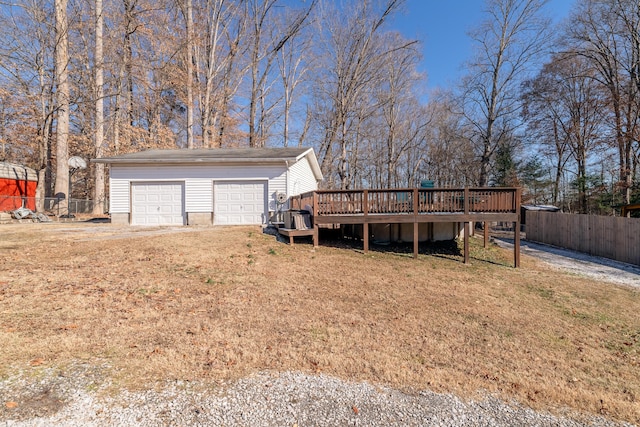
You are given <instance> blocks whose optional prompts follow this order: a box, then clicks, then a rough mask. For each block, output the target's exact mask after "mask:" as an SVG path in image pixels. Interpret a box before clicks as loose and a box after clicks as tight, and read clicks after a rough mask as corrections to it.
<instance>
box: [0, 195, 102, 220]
mask: <svg viewBox="0 0 640 427" xmlns="http://www.w3.org/2000/svg"><path fill="white" fill-rule="evenodd" d="M37 202H38V200H36V198H35V197H21V196H0V212H12V211H14V210H16V209H18V208H26V209H30V210H32V211H34V212H35V211H36V207H37V206H38V203H37ZM42 202H43V203H42V206H44V212H42V213H46V214H47V215H53V216H56V217H61V216H65V215H67V216H68V217H71V215H73V216H75V215H78V214H91V213H93V207H94V202H93V200H89V199H70V200H69V207H68V209H67V207H66V206H64V205H65V204H64V199H60V198H57V197H45V198H44V200H42ZM61 202H63V203H61ZM105 206H107V205H106V203H105Z"/></svg>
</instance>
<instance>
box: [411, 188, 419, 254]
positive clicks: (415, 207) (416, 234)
mask: <svg viewBox="0 0 640 427" xmlns="http://www.w3.org/2000/svg"><path fill="white" fill-rule="evenodd" d="M419 197H420V196H419V194H418V189H417V188H414V189H413V257H414V258H416V259H418V249H419V245H418V237H419V228H418V204H419V203H420V199H419Z"/></svg>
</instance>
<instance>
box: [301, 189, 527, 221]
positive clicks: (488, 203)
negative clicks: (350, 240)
mask: <svg viewBox="0 0 640 427" xmlns="http://www.w3.org/2000/svg"><path fill="white" fill-rule="evenodd" d="M518 197H519V196H518V189H516V188H399V189H381V190H319V191H315V192H309V193H305V194H300V195H298V196H293V197H291V200H290V207H291V209H309V208H310V209H311V210H313V211H314V214H315V215H321V216H330V215H360V214H366V215H375V214H415V215H418V214H433V213H509V212H516V211H517V209H518V203H517V199H518Z"/></svg>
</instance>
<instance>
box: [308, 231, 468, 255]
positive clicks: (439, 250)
mask: <svg viewBox="0 0 640 427" xmlns="http://www.w3.org/2000/svg"><path fill="white" fill-rule="evenodd" d="M320 245H322V246H329V247H333V248H338V249H349V250H356V251H363V250H364V246H363V245H364V244H363V241H362V240H361V239H359V238H352V237H343V236H342V235H341V233H340V231H339V230H321V234H320ZM369 252H374V253H385V254H391V255H396V256H399V257H403V258H405V257H413V243H411V242H390V243H379V242H375V241H373V240H369ZM418 254H419V255H430V256H434V257H438V258H444V259H449V260H456V261H461V260H462V257H463V255H462V251H461V249H460V247H459V246H458V242H457V241H455V240H447V241H441V242H420V243H419V245H418Z"/></svg>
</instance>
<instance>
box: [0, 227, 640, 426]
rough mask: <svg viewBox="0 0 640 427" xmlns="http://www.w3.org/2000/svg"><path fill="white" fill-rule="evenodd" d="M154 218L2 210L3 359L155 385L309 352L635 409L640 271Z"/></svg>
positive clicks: (464, 384)
mask: <svg viewBox="0 0 640 427" xmlns="http://www.w3.org/2000/svg"><path fill="white" fill-rule="evenodd" d="M147 230H148V229H140V228H122V227H116V226H111V225H108V224H99V225H98V224H96V225H86V224H71V225H64V224H15V225H3V226H0V375H2V376H6V375H9V374H10V373H11V372H12V371H13V370H14V369H19V368H23V367H27V369H31V368H29V367H30V366H33V365H38V366H52V367H64V366H66V365H68V364H70V363H74V362H77V361H83V362H88V363H95V364H102V363H105V362H106V363H107V365H108V366H109V367H110V368H109V370H108V371H107V373H106V374H107V375H109V376H110V378H112V379H113V381H114V384H116V385H117V386H118V387H128V388H144V387H153V386H154V384H157V383H158V382H162V381H163V380H166V379H185V380H202V381H214V382H216V381H219V380H228V379H236V378H240V377H243V376H246V375H248V374H251V373H253V372H258V371H264V370H275V371H285V370H298V371H304V372H310V373H314V372H322V373H326V374H329V375H333V376H337V377H340V378H343V379H348V380H349V379H352V380H366V381H370V382H372V383H374V384H385V385H390V386H393V387H396V388H399V389H402V390H405V391H412V390H420V389H430V390H433V391H437V392H451V393H455V394H457V395H460V396H463V397H469V398H472V397H474V396H476V395H477V393H487V392H488V393H491V394H494V395H496V396H499V397H501V398H504V399H515V400H517V401H520V402H522V403H524V404H526V405H529V406H531V407H533V408H536V409H546V410H551V411H553V412H557V411H563V410H564V409H563V408H569V409H571V410H576V411H578V412H583V413H589V414H598V415H605V416H608V417H611V418H614V419H617V420H625V421H629V422H633V423H640V403H639V402H640V315H639V314H638V313H640V291H639V290H638V289H631V288H626V287H620V286H616V285H612V284H607V283H600V282H595V281H592V280H588V279H584V278H582V277H579V276H576V275H569V274H565V273H560V272H556V271H553V270H551V269H550V268H549V267H548V266H546V265H544V264H542V263H539V262H537V261H535V260H533V259H531V258H529V257H526V256H524V255H523V257H522V268H520V269H514V268H512V267H511V264H512V262H513V258H512V257H513V255H512V252H511V251H508V250H503V249H500V248H497V247H495V246H492V247H490V248H489V249H487V250H484V249H482V248H481V240H480V239H478V240H477V241H474V242H472V251H471V256H472V263H471V265H464V264H463V263H462V262H461V260H462V257H461V256H460V255H459V254H456V253H455V251H453V252H452V251H446V250H445V251H436V253H434V254H429V255H425V254H422V255H420V257H419V260H417V261H416V260H414V259H413V258H412V255H411V254H410V253H401V252H398V251H372V252H370V253H369V254H367V255H364V254H363V253H362V252H361V251H360V250H357V249H354V248H349V247H345V246H342V247H338V245H333V246H326V245H325V246H321V247H319V248H318V249H315V250H314V249H313V247H312V246H311V245H310V244H304V243H302V244H298V243H296V245H295V246H290V245H287V244H283V243H279V242H278V241H276V239H275V238H274V237H273V236H270V235H265V234H262V232H261V231H260V229H259V228H257V227H256V228H254V227H245V228H242V227H240V228H233V227H229V228H196V229H193V228H188V229H185V230H186V231H176V232H162V233H155V232H147ZM151 231H153V230H151ZM32 369H35V367H33V368H32ZM0 404H2V407H1V408H0V412H1V411H3V410H5V408H4V404H3V403H2V402H0ZM0 415H1V414H0Z"/></svg>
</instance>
